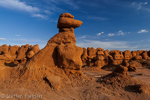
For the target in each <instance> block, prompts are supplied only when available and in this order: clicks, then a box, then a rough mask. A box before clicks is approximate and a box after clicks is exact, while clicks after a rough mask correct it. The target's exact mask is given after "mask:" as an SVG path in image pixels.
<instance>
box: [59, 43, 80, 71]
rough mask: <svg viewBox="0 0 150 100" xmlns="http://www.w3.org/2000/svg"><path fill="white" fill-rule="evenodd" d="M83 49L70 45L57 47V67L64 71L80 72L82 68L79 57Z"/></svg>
mask: <svg viewBox="0 0 150 100" xmlns="http://www.w3.org/2000/svg"><path fill="white" fill-rule="evenodd" d="M82 53H83V49H82V48H81V47H77V46H75V45H72V44H66V45H58V46H57V58H58V67H61V68H64V69H71V70H72V69H74V70H80V69H81V67H82V60H81V55H82Z"/></svg>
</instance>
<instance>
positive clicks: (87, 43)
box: [77, 40, 138, 50]
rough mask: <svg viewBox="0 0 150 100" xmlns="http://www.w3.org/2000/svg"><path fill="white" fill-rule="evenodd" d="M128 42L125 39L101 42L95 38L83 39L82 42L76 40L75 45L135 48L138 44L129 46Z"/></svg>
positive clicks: (123, 48) (121, 48)
mask: <svg viewBox="0 0 150 100" xmlns="http://www.w3.org/2000/svg"><path fill="white" fill-rule="evenodd" d="M129 44H130V43H128V42H126V41H109V42H103V41H97V40H83V41H82V42H78V43H77V46H80V47H86V48H87V47H94V48H98V47H102V48H104V49H109V50H112V49H118V50H126V49H129V50H135V49H137V48H138V45H135V46H131V45H129Z"/></svg>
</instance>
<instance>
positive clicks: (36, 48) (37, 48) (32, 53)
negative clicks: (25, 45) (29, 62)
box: [27, 44, 40, 58]
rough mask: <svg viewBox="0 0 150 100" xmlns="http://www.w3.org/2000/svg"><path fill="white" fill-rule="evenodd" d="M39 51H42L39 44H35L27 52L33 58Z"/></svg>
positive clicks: (28, 56)
mask: <svg viewBox="0 0 150 100" xmlns="http://www.w3.org/2000/svg"><path fill="white" fill-rule="evenodd" d="M38 51H40V48H39V45H38V44H37V45H34V46H32V47H31V46H30V50H29V52H28V53H27V58H31V57H33V56H34V54H36V53H37V52H38Z"/></svg>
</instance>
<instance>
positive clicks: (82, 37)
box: [77, 35, 87, 39]
mask: <svg viewBox="0 0 150 100" xmlns="http://www.w3.org/2000/svg"><path fill="white" fill-rule="evenodd" d="M86 37H87V35H83V36H81V37H77V39H85V38H86Z"/></svg>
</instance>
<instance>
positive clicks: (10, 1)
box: [0, 0, 40, 12]
mask: <svg viewBox="0 0 150 100" xmlns="http://www.w3.org/2000/svg"><path fill="white" fill-rule="evenodd" d="M0 6H2V7H5V8H8V9H14V10H21V11H26V12H39V11H40V10H39V9H38V8H37V7H33V6H29V5H27V4H26V3H25V2H21V1H19V0H0Z"/></svg>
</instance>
